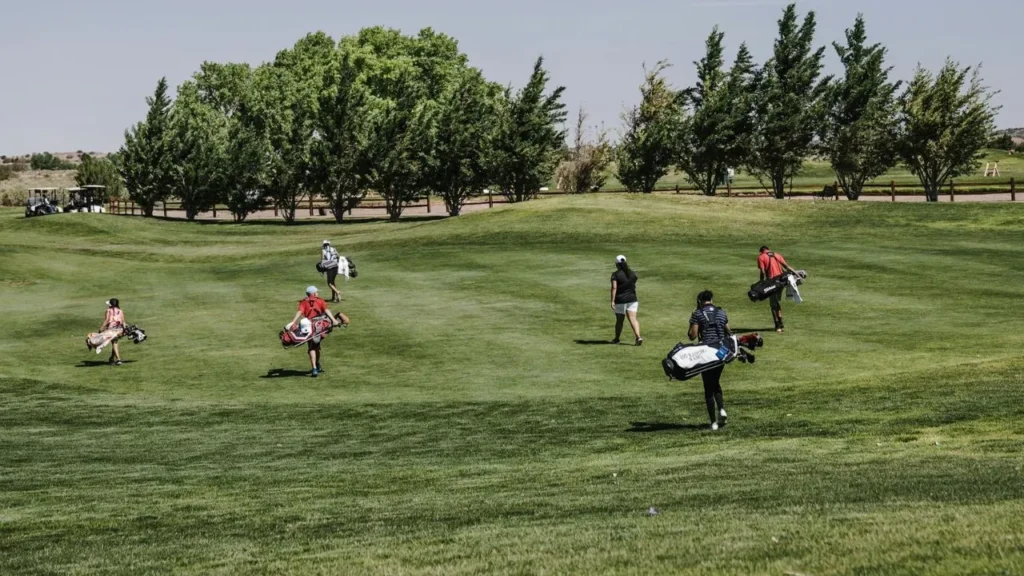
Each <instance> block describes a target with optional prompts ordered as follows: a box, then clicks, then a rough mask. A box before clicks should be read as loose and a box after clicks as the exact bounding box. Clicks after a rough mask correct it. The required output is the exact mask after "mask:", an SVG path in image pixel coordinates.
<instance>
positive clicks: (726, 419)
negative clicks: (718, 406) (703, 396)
mask: <svg viewBox="0 0 1024 576" xmlns="http://www.w3.org/2000/svg"><path fill="white" fill-rule="evenodd" d="M720 414H721V415H722V424H725V423H726V421H728V420H729V415H728V414H726V413H725V408H723V409H722V411H721V412H720Z"/></svg>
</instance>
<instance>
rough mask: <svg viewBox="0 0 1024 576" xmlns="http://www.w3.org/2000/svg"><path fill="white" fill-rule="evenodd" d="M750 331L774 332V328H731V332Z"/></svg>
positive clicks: (745, 332)
mask: <svg viewBox="0 0 1024 576" xmlns="http://www.w3.org/2000/svg"><path fill="white" fill-rule="evenodd" d="M751 332H775V328H732V333H733V334H749V333H751Z"/></svg>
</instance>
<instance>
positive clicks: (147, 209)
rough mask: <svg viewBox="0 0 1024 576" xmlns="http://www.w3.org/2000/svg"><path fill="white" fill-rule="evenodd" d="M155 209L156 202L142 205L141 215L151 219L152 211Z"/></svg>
mask: <svg viewBox="0 0 1024 576" xmlns="http://www.w3.org/2000/svg"><path fill="white" fill-rule="evenodd" d="M155 207H156V202H148V203H146V204H143V205H142V215H143V216H145V217H146V218H152V217H153V209H154V208H155Z"/></svg>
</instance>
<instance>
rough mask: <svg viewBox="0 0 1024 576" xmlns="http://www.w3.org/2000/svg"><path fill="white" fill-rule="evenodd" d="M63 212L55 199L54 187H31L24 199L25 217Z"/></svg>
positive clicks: (55, 190)
mask: <svg viewBox="0 0 1024 576" xmlns="http://www.w3.org/2000/svg"><path fill="white" fill-rule="evenodd" d="M60 212H63V210H61V207H60V205H59V203H58V201H57V189H56V188H33V189H32V190H29V191H28V199H27V200H25V218H30V217H32V216H46V215H48V214H59V213H60Z"/></svg>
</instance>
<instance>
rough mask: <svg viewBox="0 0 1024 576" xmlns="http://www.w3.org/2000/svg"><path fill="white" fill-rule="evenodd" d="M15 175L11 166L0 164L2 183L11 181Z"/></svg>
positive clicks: (0, 179)
mask: <svg viewBox="0 0 1024 576" xmlns="http://www.w3.org/2000/svg"><path fill="white" fill-rule="evenodd" d="M13 175H14V168H12V167H11V165H10V164H0V182H3V181H4V180H10V178H11V176H13Z"/></svg>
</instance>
